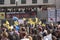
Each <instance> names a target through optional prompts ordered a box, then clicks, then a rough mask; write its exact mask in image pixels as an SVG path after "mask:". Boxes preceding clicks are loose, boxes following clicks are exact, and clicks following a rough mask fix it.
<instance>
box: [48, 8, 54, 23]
mask: <svg viewBox="0 0 60 40" xmlns="http://www.w3.org/2000/svg"><path fill="white" fill-rule="evenodd" d="M48 22H55V9H54V8H51V9H48Z"/></svg>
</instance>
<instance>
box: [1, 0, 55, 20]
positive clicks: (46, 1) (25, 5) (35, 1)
mask: <svg viewBox="0 0 60 40" xmlns="http://www.w3.org/2000/svg"><path fill="white" fill-rule="evenodd" d="M55 3H56V0H0V12H5V15H6V18H7V17H8V18H10V17H12V16H13V15H14V16H17V17H19V18H20V17H29V16H31V15H32V16H31V17H35V16H37V17H38V18H40V19H41V20H48V11H47V9H48V8H55V5H56V4H55ZM26 9H29V10H30V11H33V12H31V13H32V14H31V13H29V14H26V13H25V12H26ZM17 10H18V11H17ZM22 10H23V13H25V14H22V13H21V14H20V12H21V11H22ZM17 12H19V14H16V15H15V13H17ZM28 12H29V11H28Z"/></svg>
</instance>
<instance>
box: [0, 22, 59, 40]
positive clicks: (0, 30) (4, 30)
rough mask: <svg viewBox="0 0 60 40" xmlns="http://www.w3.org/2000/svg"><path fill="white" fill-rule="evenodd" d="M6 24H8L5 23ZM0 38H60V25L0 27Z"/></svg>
mask: <svg viewBox="0 0 60 40" xmlns="http://www.w3.org/2000/svg"><path fill="white" fill-rule="evenodd" d="M7 25H8V24H7ZM0 40H60V25H59V24H56V25H53V24H52V23H50V24H45V25H44V26H42V25H41V24H35V26H34V25H31V24H29V23H24V24H20V25H18V26H17V27H16V26H14V25H13V26H11V29H10V28H8V26H7V27H6V26H4V25H3V26H1V27H0Z"/></svg>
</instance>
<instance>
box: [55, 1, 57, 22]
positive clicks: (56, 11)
mask: <svg viewBox="0 0 60 40" xmlns="http://www.w3.org/2000/svg"><path fill="white" fill-rule="evenodd" d="M55 22H57V9H56V0H55Z"/></svg>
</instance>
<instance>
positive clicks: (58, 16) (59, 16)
mask: <svg viewBox="0 0 60 40" xmlns="http://www.w3.org/2000/svg"><path fill="white" fill-rule="evenodd" d="M57 21H60V9H57Z"/></svg>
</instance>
